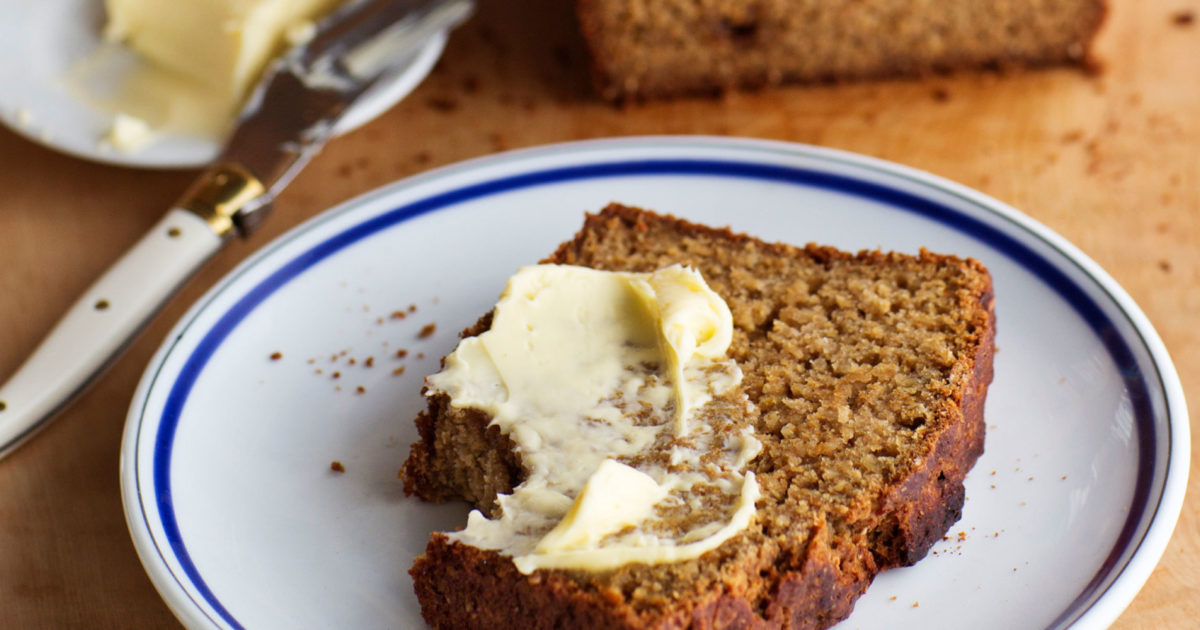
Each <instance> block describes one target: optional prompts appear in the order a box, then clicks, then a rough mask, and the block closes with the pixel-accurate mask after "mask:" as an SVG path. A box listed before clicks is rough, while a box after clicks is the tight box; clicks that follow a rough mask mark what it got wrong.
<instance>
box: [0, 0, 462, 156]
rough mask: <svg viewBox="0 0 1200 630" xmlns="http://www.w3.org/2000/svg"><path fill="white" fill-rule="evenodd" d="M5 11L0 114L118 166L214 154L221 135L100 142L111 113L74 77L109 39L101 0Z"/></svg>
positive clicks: (415, 80)
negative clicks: (134, 147) (143, 143)
mask: <svg viewBox="0 0 1200 630" xmlns="http://www.w3.org/2000/svg"><path fill="white" fill-rule="evenodd" d="M0 15H4V19H3V20H0V85H3V86H5V87H4V89H2V90H0V121H2V122H3V123H4V124H5V125H7V126H8V127H9V128H11V129H12V130H13V131H15V132H17V133H19V134H21V135H23V136H25V137H26V138H29V139H30V140H32V141H34V142H38V143H41V144H44V145H46V146H48V147H50V148H52V149H56V150H58V151H62V152H63V153H68V154H70V155H74V156H76V157H80V158H83V159H86V160H93V161H96V162H105V163H108V164H117V165H121V166H134V167H141V168H193V167H199V166H203V165H205V164H208V163H209V162H211V161H212V160H213V158H215V157H216V156H217V154H218V152H219V151H220V149H221V144H222V142H223V139H221V138H201V137H194V136H186V135H179V134H169V133H164V134H162V135H160V136H158V137H157V138H156V139H155V141H154V142H153V143H152V144H150V145H149V146H147V147H145V148H144V149H142V150H139V151H134V152H131V153H123V152H121V151H117V150H115V149H113V148H112V147H110V146H108V145H107V144H106V143H103V142H101V139H102V138H103V137H104V136H105V135H106V134H107V133H108V132H109V130H110V129H111V128H112V125H113V113H112V112H109V111H104V110H103V109H101V108H99V107H97V106H95V105H93V104H91V103H89V102H87V100H86V99H84V98H82V97H80V96H79V94H78V92H79V88H78V86H72V85H71V79H70V75H71V71H72V69H73V68H75V67H76V65H77V64H78V63H80V62H81V61H82V60H84V59H86V58H87V57H88V56H89V55H92V54H93V53H94V52H95V51H97V50H98V49H99V47H101V46H104V45H105V44H104V42H103V41H102V39H101V36H100V34H101V32H102V31H103V26H104V21H105V18H104V5H103V2H101V1H100V0H37V1H36V2H29V1H27V0H0ZM445 44H446V34H445V33H441V34H439V35H437V36H436V37H434V38H432V39H431V40H430V41H429V43H428V44H426V45H425V46H424V47H423V48H422V49H421V50H420V51H418V52H417V53H416V54H414V55H413V56H412V59H410V60H409V61H408V62H406V64H404V65H403V66H402V67H401V68H400V69H399V70H398V71H397V72H395V73H393V74H391V75H390V76H388V77H387V78H386V79H385V80H383V81H382V82H380V83H379V84H377V85H376V86H375V87H374V88H373V89H372V90H371V91H370V92H368V93H367V94H365V95H364V96H363V97H362V98H361V99H360V100H359V102H358V103H356V104H355V105H354V107H353V108H351V109H350V110H349V111H347V112H346V114H345V116H344V117H343V118H342V120H341V121H340V122H339V123H338V125H337V127H336V133H337V134H339V135H340V134H343V133H347V132H349V131H353V130H354V129H356V128H358V127H359V126H361V125H363V124H365V123H367V122H368V121H370V120H372V119H373V118H375V117H376V116H378V115H380V114H382V113H383V112H384V111H386V110H387V109H388V108H389V107H391V106H392V105H393V104H395V103H396V102H397V101H399V100H400V99H402V98H404V97H405V96H407V95H408V94H409V93H410V92H412V91H413V89H414V88H416V86H417V85H418V84H419V83H420V82H421V80H422V79H424V78H425V77H426V75H428V74H429V71H430V70H431V69H433V64H434V63H435V62H436V61H437V60H438V57H440V56H441V54H442V48H443V47H444V46H445ZM109 45H110V46H111V44H109ZM113 80H119V77H117V76H114V77H113Z"/></svg>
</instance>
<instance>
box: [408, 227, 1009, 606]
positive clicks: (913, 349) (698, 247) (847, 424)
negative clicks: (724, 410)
mask: <svg viewBox="0 0 1200 630" xmlns="http://www.w3.org/2000/svg"><path fill="white" fill-rule="evenodd" d="M547 262H553V263H561V264H571V265H582V266H588V267H594V268H598V269H606V270H628V271H652V270H655V269H659V268H661V267H664V266H667V265H670V264H674V263H681V264H684V265H688V266H691V267H693V268H695V269H697V270H699V271H700V272H701V273H702V274H703V276H704V278H705V279H706V280H707V282H708V284H709V286H710V287H711V288H712V289H713V290H714V291H716V292H717V293H718V294H720V295H721V296H722V297H723V298H724V299H725V301H726V302H727V303H728V304H729V307H730V309H731V311H732V313H733V318H734V325H735V332H734V337H733V342H732V345H731V346H730V349H729V353H728V354H729V356H730V357H731V358H733V359H735V360H736V361H737V362H738V365H739V366H740V367H741V369H742V371H743V372H744V374H745V376H744V379H743V382H742V385H741V387H740V390H739V391H738V395H740V394H744V395H745V396H747V397H748V398H749V400H750V401H752V402H753V405H752V406H749V407H747V406H746V405H740V406H731V407H736V408H737V409H740V410H741V413H745V414H746V417H745V418H743V419H741V420H744V421H745V422H747V423H750V424H752V425H753V427H754V431H755V435H756V436H757V437H758V438H759V439H760V440H761V441H762V443H763V451H762V453H761V454H760V455H759V456H758V457H757V458H756V459H754V460H753V461H752V462H751V463H750V469H751V470H753V471H754V473H755V475H756V477H757V479H758V482H759V484H760V487H761V490H762V497H761V498H760V499H759V500H758V502H757V504H756V506H757V511H756V513H755V518H754V519H753V521H752V522H751V524H750V526H749V527H748V528H747V529H746V530H744V531H743V532H741V533H740V534H739V535H737V536H735V537H734V538H732V539H730V540H727V541H726V542H725V543H723V544H722V545H720V546H719V547H717V548H716V549H714V550H712V551H709V552H707V553H705V554H704V555H702V556H700V557H699V558H696V559H693V560H685V561H681V562H676V563H672V564H661V565H645V564H632V565H626V566H623V567H621V568H619V569H615V570H607V571H598V572H589V571H580V570H544V569H539V570H536V571H534V572H533V573H531V574H529V575H524V574H522V573H520V572H519V571H518V570H517V569H516V567H515V566H514V565H513V563H512V561H511V559H510V558H509V557H507V556H503V555H501V554H499V553H498V552H496V551H488V550H482V549H478V548H475V547H471V546H468V545H465V544H462V543H459V542H454V541H451V540H449V539H448V538H447V537H446V536H445V535H443V534H434V536H433V538H432V540H431V541H430V543H429V545H428V548H427V549H426V552H425V554H424V555H423V556H421V557H420V558H418V559H417V561H416V563H415V565H414V566H413V568H412V571H411V574H412V576H413V579H414V582H415V588H416V592H417V596H418V599H419V600H420V602H421V607H422V614H423V615H424V617H425V619H426V620H427V621H428V622H429V623H430V625H432V626H434V627H436V628H489V629H493V630H494V629H500V628H524V629H528V628H688V627H695V628H751V627H753V628H824V627H828V626H830V625H833V624H834V623H836V622H837V621H838V620H840V619H842V618H844V617H846V616H847V615H848V614H850V611H851V609H852V608H853V605H854V601H855V600H856V599H857V598H858V596H859V595H860V594H862V592H863V591H864V590H865V589H866V588H867V586H868V585H869V584H870V582H871V580H872V578H873V577H874V576H875V574H876V573H877V572H879V571H881V570H883V569H887V568H890V567H895V566H899V565H907V564H911V563H913V562H916V561H917V560H919V559H920V558H922V557H923V556H924V555H925V553H926V552H927V551H928V549H929V548H930V546H931V545H932V544H933V543H934V542H936V541H937V540H939V539H940V538H941V537H942V535H943V534H944V533H945V532H946V530H947V529H948V528H949V527H950V525H952V524H953V523H954V522H955V521H957V520H958V518H959V517H960V515H961V510H962V506H963V501H964V495H963V478H964V476H965V475H966V474H967V471H968V470H970V468H971V466H972V465H973V464H974V463H975V460H976V459H977V458H978V457H979V455H980V454H981V453H982V451H983V435H984V421H983V406H984V398H985V396H986V394H987V387H988V384H989V383H990V382H991V378H992V354H993V352H994V347H993V340H994V334H995V325H994V320H995V318H994V314H993V310H992V283H991V278H990V276H989V275H988V273H987V270H986V269H984V267H983V266H982V265H981V264H980V263H978V262H977V261H974V260H969V259H968V260H962V259H959V258H955V257H951V256H940V255H937V254H931V253H928V252H925V251H922V252H921V253H920V254H919V255H918V256H915V257H914V256H907V255H903V254H895V253H880V252H877V251H876V252H862V253H859V254H857V255H853V254H848V253H844V252H840V251H837V250H835V249H832V248H828V247H818V246H815V245H809V246H807V247H805V248H803V249H801V248H797V247H792V246H789V245H782V244H772V243H765V242H762V241H760V240H757V239H754V238H751V237H748V236H745V235H741V234H733V233H731V232H729V231H728V230H719V229H713V228H708V227H704V226H700V225H696V224H692V223H688V222H686V221H682V220H679V219H675V218H673V217H667V216H661V215H656V214H653V213H651V212H647V211H644V210H639V209H635V208H630V207H625V206H620V205H615V204H614V205H610V206H609V207H607V208H605V209H604V210H603V211H602V212H601V213H599V214H598V215H589V216H588V217H587V219H586V222H585V225H584V227H583V229H582V230H581V231H580V232H579V234H578V235H576V237H575V239H574V240H572V241H570V242H567V243H564V244H563V245H562V246H561V247H559V249H558V251H556V252H555V253H554V254H553V255H552V256H551V257H550V258H549V259H547ZM489 324H490V316H484V317H483V318H482V319H481V320H480V321H479V322H478V323H477V324H476V325H475V326H473V327H471V328H469V329H468V330H466V331H465V332H464V336H466V335H475V334H479V333H480V332H483V331H485V330H487V328H488V326H489ZM488 420H489V419H488V418H487V417H485V416H484V415H483V414H481V413H479V412H477V411H472V410H468V409H461V408H453V407H451V406H450V405H449V401H448V400H447V399H446V398H445V396H442V395H438V396H434V397H432V398H431V400H430V404H429V408H428V410H427V411H426V412H425V413H423V414H422V415H421V416H420V417H419V418H418V419H417V426H418V429H419V431H420V436H421V439H420V441H418V442H417V443H415V444H414V445H413V446H412V451H411V454H410V457H409V459H408V461H407V462H405V465H404V469H403V471H402V474H403V476H404V479H405V487H406V489H407V490H408V492H409V493H410V494H412V493H415V494H417V495H419V496H421V497H423V498H425V499H429V500H434V501H441V500H445V499H448V498H453V497H463V498H466V499H467V500H469V501H471V502H472V503H474V504H476V505H477V506H478V507H479V508H480V509H482V510H484V511H485V512H487V513H489V514H491V513H493V512H494V511H495V509H496V508H495V503H494V499H495V495H496V493H498V492H499V493H508V492H510V491H511V490H512V488H513V487H514V486H515V485H516V484H518V483H520V481H521V480H522V479H523V475H524V472H523V469H522V467H521V462H520V456H519V455H518V454H517V453H514V452H513V448H512V443H511V442H510V441H509V440H508V438H507V437H505V436H504V435H501V433H500V431H499V429H497V428H496V427H490V428H489V427H488Z"/></svg>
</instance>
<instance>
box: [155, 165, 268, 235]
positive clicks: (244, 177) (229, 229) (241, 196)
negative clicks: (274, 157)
mask: <svg viewBox="0 0 1200 630" xmlns="http://www.w3.org/2000/svg"><path fill="white" fill-rule="evenodd" d="M266 192H267V189H266V187H265V186H263V184H262V182H260V181H259V180H258V178H257V177H255V176H254V175H252V174H251V173H250V171H248V170H246V169H245V168H243V167H241V166H239V165H237V164H219V165H217V166H214V167H212V168H210V169H208V170H207V171H205V172H204V174H203V175H201V176H200V178H199V179H197V180H196V182H195V183H194V184H192V186H191V188H189V189H188V191H187V192H186V193H184V195H183V198H182V199H180V200H179V203H178V204H177V205H178V206H179V207H180V208H183V209H184V210H188V211H190V212H192V213H194V214H196V215H198V216H199V217H200V218H201V219H204V220H205V222H207V223H208V227H209V228H211V229H212V231H213V232H214V233H215V234H216V235H217V236H220V237H221V238H223V239H227V238H230V237H232V236H233V235H235V234H237V230H238V226H237V222H236V221H235V219H236V217H237V216H238V214H239V213H240V212H241V211H242V209H243V208H245V207H246V205H247V204H249V203H250V202H252V201H254V200H255V199H258V198H259V197H261V196H262V195H263V194H265V193H266Z"/></svg>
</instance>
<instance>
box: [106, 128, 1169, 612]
mask: <svg viewBox="0 0 1200 630" xmlns="http://www.w3.org/2000/svg"><path fill="white" fill-rule="evenodd" d="M613 200H616V201H621V202H624V203H627V204H633V205H641V206H644V207H647V208H652V209H656V210H658V211H661V212H668V213H673V214H676V215H678V216H682V217H686V218H689V219H692V220H696V221H700V222H703V223H707V224H711V225H731V226H732V227H733V229H734V230H737V231H745V232H749V233H751V234H754V235H757V236H759V237H762V238H765V239H768V240H777V241H784V242H789V243H797V244H803V243H806V242H809V241H816V242H820V243H826V244H830V245H835V246H837V247H840V248H843V249H848V250H858V249H863V248H875V247H882V248H883V249H887V250H899V251H905V252H916V251H917V250H918V249H919V248H920V247H921V246H927V247H928V248H930V249H931V250H933V251H936V252H945V253H953V254H958V255H962V256H972V257H975V258H977V259H979V260H981V261H982V262H983V263H984V264H986V265H987V266H988V268H989V269H990V270H991V272H992V274H993V277H994V280H995V290H996V313H997V317H998V321H999V329H998V330H999V336H998V337H997V342H998V346H999V352H998V353H997V355H996V363H995V373H996V377H995V381H994V383H993V385H992V388H991V391H990V394H989V396H988V401H987V410H986V420H987V423H988V426H989V429H988V434H987V446H986V452H985V454H984V455H983V457H982V458H981V459H980V460H979V463H978V464H976V466H975V469H974V470H973V471H972V472H971V474H970V475H969V477H968V478H967V494H968V500H967V503H966V508H965V510H964V515H963V519H962V520H961V521H960V522H959V523H957V524H956V525H954V527H953V528H952V529H951V531H950V535H949V537H948V540H946V541H944V542H943V543H941V544H939V545H937V546H936V547H935V549H934V551H933V553H932V554H931V555H930V556H929V557H928V558H926V559H925V560H923V561H921V562H920V563H918V564H917V565H916V566H914V567H911V568H905V569H898V570H894V571H889V572H887V573H885V574H883V575H881V576H880V577H879V578H878V579H877V580H876V583H875V584H874V585H873V586H871V588H870V589H869V590H868V591H867V593H866V595H865V596H864V597H863V598H862V599H861V600H860V601H859V602H858V604H857V607H856V609H855V612H854V614H853V615H852V616H851V617H850V618H849V619H848V620H847V621H845V622H844V624H843V625H842V626H841V627H844V628H946V627H972V628H976V629H979V630H982V629H984V628H1017V627H1019V628H1039V627H1063V626H1067V625H1071V624H1075V625H1076V627H1082V628H1099V627H1103V626H1105V625H1107V624H1108V623H1109V622H1111V621H1112V620H1113V619H1115V618H1116V616H1117V615H1118V614H1119V613H1120V612H1121V610H1122V609H1123V608H1124V607H1125V606H1126V605H1127V604H1128V603H1129V601H1130V600H1131V599H1133V596H1134V595H1135V594H1136V593H1137V591H1138V589H1139V588H1141V586H1142V584H1143V583H1144V581H1145V580H1146V578H1147V577H1148V576H1149V574H1150V571H1151V570H1152V569H1153V567H1154V565H1155V564H1156V563H1157V561H1158V559H1159V557H1160V556H1161V554H1162V552H1163V549H1164V548H1165V546H1166V544H1167V539H1168V538H1169V537H1170V534H1171V531H1172V529H1173V527H1174V524H1175V521H1176V519H1177V517H1178V515H1179V510H1180V506H1181V504H1182V500H1183V492H1184V487H1185V485H1186V480H1187V471H1188V460H1189V457H1188V449H1189V439H1188V422H1187V412H1186V407H1185V404H1184V400H1183V392H1182V389H1181V387H1180V384H1179V380H1178V377H1177V375H1176V373H1175V369H1174V367H1173V366H1172V364H1171V361H1170V359H1169V357H1168V356H1167V353H1166V350H1165V349H1164V348H1163V345H1162V342H1161V341H1160V340H1159V338H1158V335H1157V334H1156V333H1155V332H1154V329H1153V328H1152V327H1151V325H1150V324H1149V322H1147V321H1146V318H1145V316H1144V315H1143V314H1142V313H1141V311H1140V310H1139V309H1138V307H1137V306H1136V305H1135V304H1134V303H1133V302H1132V301H1131V300H1130V298H1129V296H1128V295H1127V294H1126V293H1125V292H1124V291H1123V290H1121V288H1120V287H1119V286H1117V284H1116V283H1115V282H1114V281H1113V280H1112V278H1110V277H1109V276H1108V275H1107V274H1106V273H1105V272H1104V271H1102V270H1101V269H1100V268H1098V267H1097V266H1096V264H1095V263H1093V262H1092V261H1091V260H1089V259H1088V258H1087V257H1086V256H1084V255H1083V254H1082V253H1080V251H1079V250H1078V249H1076V248H1075V247H1073V246H1072V245H1070V244H1069V243H1067V242H1066V241H1064V240H1063V239H1062V238H1061V237H1059V236H1056V235H1055V234H1053V233H1051V232H1050V231H1049V230H1047V229H1046V228H1044V227H1042V226H1040V225H1038V224H1037V223H1035V222H1034V221H1032V220H1031V219H1029V218H1028V217H1026V216H1024V215H1022V214H1021V213H1019V212H1017V211H1016V210H1014V209H1012V208H1010V207H1008V206H1005V205H1004V204H1002V203H1000V202H998V201H996V200H994V199H990V198H988V197H986V196H984V195H982V194H980V193H977V192H974V191H972V190H969V189H967V188H965V187H963V186H959V185H957V184H954V183H951V182H948V181H945V180H943V179H940V178H937V177H934V176H932V175H928V174H925V173H921V172H918V171H915V170H912V169H909V168H905V167H902V166H897V165H895V164H890V163H886V162H882V161H879V160H875V159H870V158H865V157H860V156H855V155H850V154H846V153H841V152H838V151H832V150H827V149H818V148H812V147H805V146H799V145H793V144H783V143H773V142H762V141H748V140H729V139H714V138H635V139H626V140H613V141H599V142H587V143H578V144H567V145H559V146H551V147H546V148H541V149H534V150H527V151H519V152H513V153H507V154H501V155H497V156H493V157H488V158H484V159H480V160H475V161H471V162H467V163H464V164H460V165H455V166H450V167H447V168H443V169H439V170H437V171H434V172H431V173H429V174H426V175H422V176H419V177H415V178H412V179H408V180H404V181H401V182H398V183H396V184H393V185H391V186H388V187H385V188H382V189H380V190H378V191H375V192H372V193H369V194H367V195H364V196H362V197H360V198H358V199H356V200H354V201H351V202H349V203H346V204H344V205H342V206H340V207H338V208H335V209H333V210H331V211H329V212H327V213H325V214H323V215H322V216H320V217H318V218H316V219H314V220H312V221H310V222H308V223H306V224H304V225H302V226H300V227H298V228H296V229H294V230H292V231H290V232H289V233H287V234H286V235H284V236H282V237H280V238H279V239H278V240H276V241H275V242H273V243H272V244H271V245H269V246H267V247H265V248H263V250H262V251H261V252H259V253H258V254H257V255H256V256H254V257H253V258H252V259H250V260H248V261H246V262H245V263H243V264H242V265H241V266H239V267H238V268H237V269H236V270H235V271H234V272H232V273H231V274H230V275H229V276H228V277H227V278H226V279H225V280H224V281H222V282H221V283H220V284H219V285H218V286H216V287H215V288H213V289H212V290H211V291H209V293H208V294H207V295H206V296H205V297H204V298H203V299H202V300H200V302H199V303H198V304H197V305H195V306H194V307H193V308H192V309H191V311H190V312H189V313H188V314H187V315H186V316H185V317H184V318H183V320H182V321H181V322H180V323H179V324H178V325H177V326H176V327H175V330H174V331H173V332H172V333H171V334H170V336H169V337H168V338H167V341H166V343H165V344H164V345H163V347H162V348H161V349H160V350H159V352H158V354H157V355H156V356H155V358H154V360H153V362H152V363H151V365H150V367H149V368H148V370H147V371H146V374H145V376H144V378H143V379H142V381H141V384H140V386H139V387H138V390H137V394H136V397H135V399H134V401H133V406H132V408H131V410H130V413H129V418H128V424H127V427H126V433H125V438H124V445H123V448H122V463H121V473H122V479H121V480H122V488H123V492H124V500H125V508H126V516H127V518H128V521H129V527H130V529H131V531H132V533H133V539H134V542H135V543H136V546H137V549H138V552H139V553H140V555H141V558H142V562H143V563H144V564H145V566H146V569H147V571H148V572H149V574H150V576H151V578H152V579H153V581H154V583H155V585H156V586H157V587H158V589H159V591H160V592H161V593H162V595H163V597H164V599H165V600H166V601H167V603H168V604H169V605H170V607H171V608H172V610H174V611H175V613H176V614H177V615H178V616H179V618H180V619H182V620H183V621H184V622H185V623H186V624H187V625H189V626H192V627H217V628H237V627H249V628H257V627H322V628H411V627H420V625H421V621H420V617H419V610H418V607H417V603H416V600H415V598H414V596H413V593H412V584H411V581H410V579H409V577H408V574H407V570H408V568H409V566H410V564H411V563H412V560H413V558H414V556H415V555H417V554H419V553H421V551H422V550H423V549H424V546H425V543H426V540H427V538H428V535H429V533H430V532H431V531H434V530H439V529H453V528H455V527H457V526H459V525H461V524H463V523H464V516H465V508H464V507H463V506H462V505H442V506H435V505H428V504H425V503H422V502H420V501H418V500H415V499H411V498H406V497H405V496H404V494H403V491H402V486H401V483H400V481H399V480H398V479H397V477H396V472H397V470H398V469H399V467H400V465H401V462H402V461H403V460H404V458H405V456H406V455H407V452H408V445H409V443H411V442H412V441H413V440H414V439H415V438H416V435H415V430H414V428H413V424H412V419H413V417H414V416H415V415H416V414H417V412H418V411H419V410H420V409H422V408H423V406H424V405H423V401H422V399H421V396H420V393H419V392H420V387H421V379H422V377H423V376H424V375H426V374H429V373H430V372H432V371H433V370H435V369H436V368H437V365H438V359H439V358H440V357H441V356H442V355H443V354H445V353H447V352H448V351H450V350H451V349H452V348H453V346H454V344H455V341H456V334H457V332H458V331H459V330H461V329H463V328H465V327H466V326H467V325H469V324H471V323H473V322H474V321H475V319H476V318H477V317H478V316H479V315H480V314H482V313H484V312H486V311H487V310H488V309H489V308H490V307H491V305H492V303H493V302H494V300H495V298H496V297H497V295H498V293H499V292H500V290H501V289H502V287H503V285H504V281H505V278H506V277H507V276H508V275H509V274H510V273H511V272H513V271H514V270H515V269H516V268H517V267H519V266H521V265H524V264H528V263H531V262H534V261H536V260H538V259H540V258H542V257H543V256H545V255H547V254H548V253H549V252H551V251H552V250H553V249H554V248H555V246H556V245H557V244H558V243H559V242H561V241H563V240H566V239H569V238H570V237H571V235H572V234H573V233H574V232H575V231H576V230H577V229H578V228H579V226H580V224H581V222H582V219H583V213H584V212H585V211H589V210H590V211H595V210H597V209H599V208H601V207H603V206H604V205H605V204H607V203H608V202H609V201H613ZM410 304H411V305H415V309H416V310H415V311H413V312H409V305H410ZM397 311H402V312H404V313H405V316H404V317H403V319H401V318H400V317H399V315H394V313H395V312H397ZM430 323H436V326H437V328H436V333H434V334H433V335H432V336H430V337H428V338H420V330H421V329H422V327H424V326H426V325H428V324H430ZM400 349H404V350H406V351H407V357H406V358H404V359H399V358H397V357H396V354H397V351H398V350H400ZM276 352H278V353H280V354H281V357H280V358H278V359H276V360H272V359H271V356H272V355H273V354H274V353H276ZM351 358H353V359H354V364H353V365H352V364H351V361H350V359H351ZM368 360H369V362H370V363H371V366H370V367H367V366H366V363H367V362H368ZM400 367H404V368H405V371H404V373H403V374H401V375H396V374H395V373H394V370H396V369H397V368H400ZM334 372H337V374H336V375H335V374H334ZM360 386H361V387H362V388H363V391H362V392H361V393H360V392H359V391H358V387H360ZM334 460H337V461H340V462H342V463H343V464H344V466H345V469H346V470H345V472H344V473H341V474H339V473H335V472H332V471H331V470H330V466H331V462H332V461H334Z"/></svg>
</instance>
